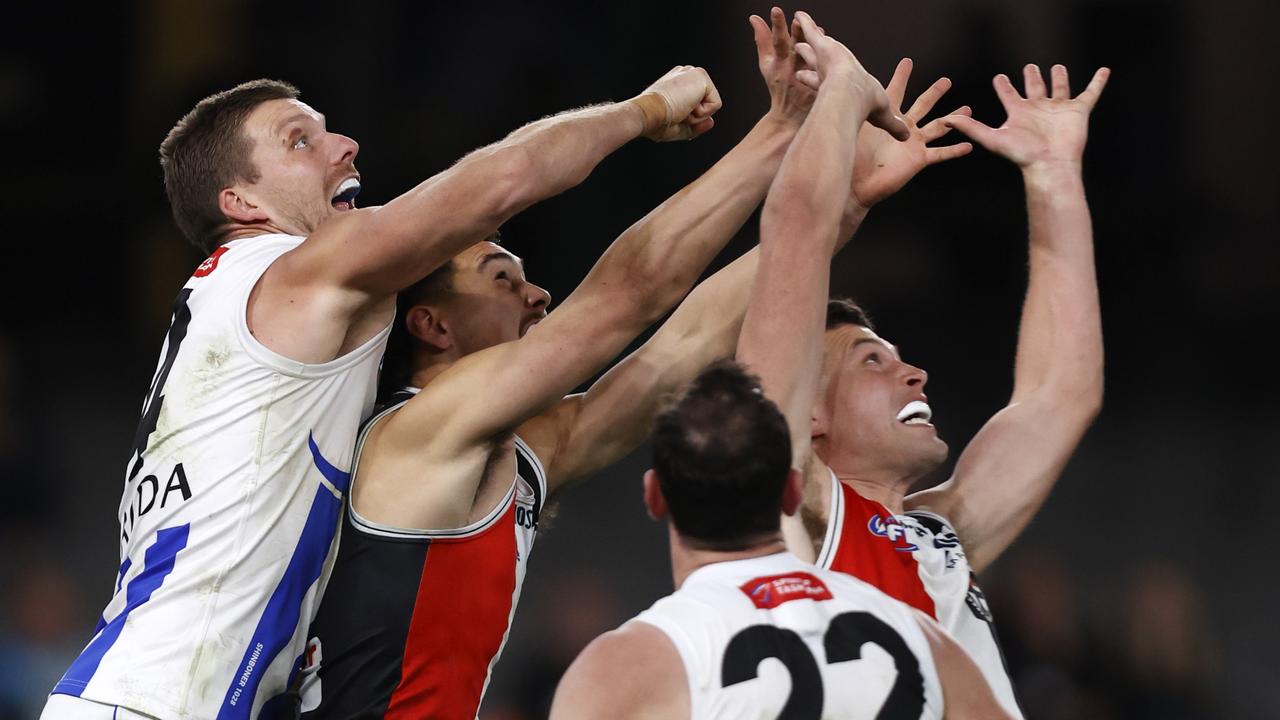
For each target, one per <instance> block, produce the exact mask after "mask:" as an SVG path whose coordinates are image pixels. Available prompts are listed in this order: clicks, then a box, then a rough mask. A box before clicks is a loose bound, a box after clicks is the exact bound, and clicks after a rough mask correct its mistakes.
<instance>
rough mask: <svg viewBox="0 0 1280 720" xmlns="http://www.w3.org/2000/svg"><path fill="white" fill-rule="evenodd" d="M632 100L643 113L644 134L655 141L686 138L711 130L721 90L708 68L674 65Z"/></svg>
mask: <svg viewBox="0 0 1280 720" xmlns="http://www.w3.org/2000/svg"><path fill="white" fill-rule="evenodd" d="M632 102H634V103H636V104H637V105H639V106H640V109H641V110H642V111H643V112H644V116H645V123H644V132H643V133H642V134H643V135H644V136H645V137H647V138H649V139H650V140H654V141H656V142H667V141H668V140H689V139H691V138H695V137H697V136H699V135H701V134H702V133H704V132H706V131H708V130H710V129H711V127H712V126H713V125H715V121H714V120H712V118H711V116H712V115H714V114H715V112H716V111H717V110H719V109H720V93H719V92H718V91H717V90H716V86H715V85H714V84H713V83H712V82H711V76H709V75H707V71H706V70H703V69H702V68H700V67H693V66H692V65H677V66H675V67H673V68H671V70H670V71H669V72H667V74H666V75H663V76H662V77H660V78H658V80H657V81H656V82H654V83H653V84H652V85H650V86H649V87H647V88H645V90H644V92H643V93H640V95H638V96H636V97H635V98H634V99H633V100H632Z"/></svg>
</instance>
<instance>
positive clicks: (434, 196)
mask: <svg viewBox="0 0 1280 720" xmlns="http://www.w3.org/2000/svg"><path fill="white" fill-rule="evenodd" d="M719 104H720V99H719V96H718V95H717V94H716V91H715V87H714V86H713V85H712V84H711V81H710V78H708V77H707V74H706V73H705V72H704V71H703V70H701V69H700V68H693V67H688V66H680V67H677V68H674V69H673V70H671V71H670V72H668V73H667V74H666V75H664V76H663V77H662V78H660V79H659V80H658V81H657V82H655V83H654V84H653V85H651V86H650V87H649V88H648V89H646V90H645V92H643V93H641V94H640V95H638V96H637V97H635V98H633V99H631V100H628V101H626V102H620V103H611V104H606V105H600V106H596V107H588V108H583V109H581V110H575V111H572V112H566V113H562V114H559V115H555V116H552V117H549V118H545V119H543V120H539V121H537V122H534V123H531V124H530V125H527V126H525V127H523V128H521V129H519V130H516V131H515V132H513V133H511V134H510V135H509V136H507V137H506V138H505V139H503V140H502V141H500V142H497V143H495V144H493V145H490V146H487V147H484V148H481V149H480V150H476V151H474V152H472V153H470V154H469V155H467V156H466V157H464V158H463V159H462V160H460V161H459V162H458V163H457V164H455V165H454V166H453V167H451V168H449V169H448V170H446V171H444V172H442V173H440V174H438V175H435V176H433V177H431V178H429V179H428V180H426V181H424V182H423V183H421V184H419V185H418V186H417V187H415V188H413V189H412V190H410V191H409V192H407V193H405V194H404V195H401V196H399V197H397V198H395V199H394V200H392V201H391V202H389V203H387V204H386V205H384V206H382V207H377V208H365V209H360V210H352V211H349V212H345V213H342V214H340V215H337V216H335V217H333V218H331V219H330V220H328V221H326V222H325V223H324V224H322V225H321V226H320V227H319V228H317V229H316V230H315V232H313V233H312V235H311V236H310V237H309V238H308V239H307V241H306V242H304V243H303V244H302V245H300V246H299V247H298V248H296V249H295V250H293V251H291V252H289V253H287V254H286V255H284V256H283V257H281V258H280V260H278V261H277V262H276V263H274V264H273V265H272V266H271V268H269V269H268V271H267V272H266V274H265V275H264V276H263V278H262V280H261V281H260V283H259V286H258V288H257V290H256V291H255V293H254V299H253V300H252V306H251V308H250V323H251V327H252V328H253V330H254V333H255V335H256V336H258V337H259V338H260V339H262V340H263V341H264V342H265V343H266V344H267V345H268V347H271V348H272V349H273V350H275V351H276V352H280V353H281V354H284V355H286V356H288V357H291V358H294V359H296V360H301V361H307V362H322V361H325V360H328V359H331V358H332V357H335V356H337V355H339V354H341V352H342V351H344V349H350V347H348V346H351V345H352V344H353V341H362V338H359V337H357V338H351V337H348V335H349V332H348V329H349V326H350V325H351V324H352V322H353V320H358V319H359V318H360V316H361V315H367V314H370V313H372V314H374V315H376V318H374V319H373V321H372V325H373V328H372V332H376V330H377V329H379V328H380V327H382V326H384V325H385V324H386V322H387V320H388V319H389V313H390V311H391V309H392V307H393V303H394V299H393V298H394V295H395V293H396V292H398V291H399V290H401V289H403V288H405V287H407V286H409V285H411V284H412V283H414V282H416V281H418V280H419V279H421V278H422V277H424V276H425V275H427V274H428V273H429V272H431V271H432V270H434V269H436V268H437V267H439V266H440V265H442V264H444V263H445V262H447V261H448V260H449V259H450V258H452V257H453V256H454V255H456V254H457V253H459V252H461V251H462V250H463V249H465V248H466V247H468V246H469V245H471V244H473V243H475V242H477V241H478V240H480V239H483V238H484V237H486V236H488V235H490V234H492V233H493V231H494V230H496V229H497V227H498V226H499V225H501V224H502V223H503V222H504V221H506V220H507V219H508V218H510V217H511V216H512V215H514V214H516V213H518V212H520V211H521V210H523V209H525V208H527V207H528V206H530V205H532V204H533V203H535V202H538V201H540V200H542V199H545V198H547V197H550V196H552V195H556V194H558V193H560V192H563V191H565V190H567V189H569V188H571V187H573V186H574V185H577V184H578V183H580V182H582V181H583V180H584V179H586V177H587V175H588V174H589V173H590V172H591V170H592V169H594V168H595V166H596V165H597V164H598V163H599V162H600V161H601V160H603V159H604V158H605V157H606V156H607V155H609V154H610V153H612V152H613V151H614V150H616V149H618V148H619V147H621V146H622V145H623V144H625V143H626V142H628V141H630V140H632V139H634V138H636V137H638V136H640V135H645V136H648V137H651V138H653V139H657V140H667V139H678V138H688V137H693V136H694V135H697V134H700V133H702V132H704V131H705V130H707V129H708V128H710V127H711V125H712V123H713V121H712V120H711V114H712V113H714V112H715V110H716V109H717V108H718V107H719ZM300 324H304V325H305V326H306V327H307V328H308V332H306V333H298V332H296V331H294V330H293V328H296V327H297V326H299V325H300ZM372 332H370V329H365V330H364V331H363V332H357V333H356V334H357V335H371V334H372ZM321 338H322V339H321Z"/></svg>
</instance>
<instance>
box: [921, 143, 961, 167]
mask: <svg viewBox="0 0 1280 720" xmlns="http://www.w3.org/2000/svg"><path fill="white" fill-rule="evenodd" d="M971 152H973V143H967V142H962V143H956V144H955V145H947V146H945V147H936V148H925V149H924V161H925V162H926V163H928V164H930V165H933V164H934V163H940V162H946V161H948V160H955V159H956V158H958V157H964V156H965V155H968V154H969V153H971Z"/></svg>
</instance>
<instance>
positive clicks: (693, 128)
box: [686, 118, 716, 140]
mask: <svg viewBox="0 0 1280 720" xmlns="http://www.w3.org/2000/svg"><path fill="white" fill-rule="evenodd" d="M715 124H716V121H715V118H707V119H705V120H701V121H699V122H696V123H690V124H689V136H688V138H686V139H689V140H692V139H693V138H696V137H698V136H699V135H702V134H703V133H705V132H706V131H708V130H710V129H711V128H713V127H715Z"/></svg>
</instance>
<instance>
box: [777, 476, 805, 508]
mask: <svg viewBox="0 0 1280 720" xmlns="http://www.w3.org/2000/svg"><path fill="white" fill-rule="evenodd" d="M803 500H804V473H802V472H800V471H799V470H797V469H795V468H791V469H790V470H788V471H787V481H786V483H784V484H783V485H782V514H783V515H795V514H796V511H797V510H799V509H800V503H801V501H803Z"/></svg>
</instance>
